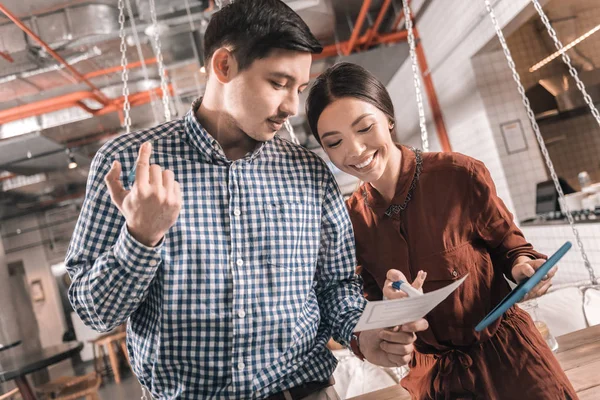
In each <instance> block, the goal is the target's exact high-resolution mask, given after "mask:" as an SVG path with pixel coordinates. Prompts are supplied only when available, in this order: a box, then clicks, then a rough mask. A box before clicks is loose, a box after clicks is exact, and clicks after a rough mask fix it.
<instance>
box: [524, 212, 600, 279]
mask: <svg viewBox="0 0 600 400" xmlns="http://www.w3.org/2000/svg"><path fill="white" fill-rule="evenodd" d="M521 229H522V230H523V233H524V234H525V237H527V240H529V241H530V242H531V243H532V244H533V245H534V247H535V248H536V249H537V250H539V251H540V252H542V253H545V254H547V255H550V254H552V253H553V252H555V251H556V250H557V249H558V248H559V247H560V246H562V244H563V243H564V242H565V241H567V240H569V241H571V242H572V243H573V247H572V248H571V250H570V251H569V252H568V253H567V254H566V255H565V256H564V258H563V259H562V260H561V261H560V263H559V268H558V272H557V274H556V276H555V278H554V279H553V286H555V287H560V286H565V285H569V284H574V283H588V282H589V281H590V276H589V274H588V272H587V269H585V268H584V266H583V261H582V260H583V259H582V258H581V254H580V252H579V249H578V248H577V244H576V242H575V239H574V237H573V234H572V232H571V228H570V227H569V226H568V225H554V226H530V227H523V228H521ZM577 229H578V230H579V234H580V237H581V241H582V243H583V248H584V249H585V251H586V253H587V255H588V259H589V260H590V263H591V264H592V266H593V268H594V273H595V275H596V278H598V279H600V247H598V243H600V223H590V224H578V225H577Z"/></svg>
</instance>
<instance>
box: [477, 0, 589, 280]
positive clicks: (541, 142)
mask: <svg viewBox="0 0 600 400" xmlns="http://www.w3.org/2000/svg"><path fill="white" fill-rule="evenodd" d="M484 1H485V7H486V9H487V12H488V13H489V15H490V18H491V20H492V23H493V25H494V29H495V30H496V35H497V36H498V39H499V40H500V44H501V45H502V50H503V51H504V55H505V56H506V60H507V61H508V66H509V67H510V69H511V71H512V76H513V79H514V81H515V83H516V84H517V88H518V91H519V94H520V95H521V100H522V101H523V105H524V106H525V110H526V111H527V116H528V117H529V121H530V122H531V127H532V128H533V132H534V133H535V137H536V139H537V141H538V144H539V145H540V150H541V151H542V154H543V156H544V159H545V161H546V166H547V167H548V170H549V171H550V175H551V177H552V180H553V181H554V186H555V188H556V191H557V192H558V195H559V197H560V199H561V201H562V203H563V205H564V207H565V211H566V214H567V219H568V220H569V225H570V226H571V229H572V230H573V235H574V236H575V239H576V240H577V246H578V247H579V251H580V253H581V258H583V262H584V264H585V267H586V268H587V270H588V273H589V275H590V280H591V281H592V283H593V284H595V285H597V284H598V281H597V279H596V275H595V273H594V269H593V267H592V264H591V263H590V261H589V259H588V256H587V254H586V252H585V249H584V248H583V243H582V242H581V238H580V236H579V231H578V230H577V228H576V227H575V221H574V219H573V215H571V210H569V207H568V206H567V202H566V201H565V194H564V192H563V190H562V187H561V186H560V182H559V181H558V176H557V175H556V172H555V171H554V165H553V164H552V160H551V159H550V155H549V154H548V149H547V148H546V144H545V143H544V138H543V137H542V134H541V132H540V127H539V126H538V124H537V121H536V120H535V114H534V113H533V111H532V110H531V105H530V103H529V99H528V98H527V96H526V95H525V88H524V87H523V84H522V83H521V78H520V76H519V73H518V72H517V67H516V66H515V62H514V60H513V58H512V55H511V53H510V50H509V48H508V45H507V44H506V39H505V38H504V34H503V33H502V29H501V28H500V24H499V23H498V20H497V19H496V15H495V13H494V10H493V9H492V6H491V5H490V2H489V0H484Z"/></svg>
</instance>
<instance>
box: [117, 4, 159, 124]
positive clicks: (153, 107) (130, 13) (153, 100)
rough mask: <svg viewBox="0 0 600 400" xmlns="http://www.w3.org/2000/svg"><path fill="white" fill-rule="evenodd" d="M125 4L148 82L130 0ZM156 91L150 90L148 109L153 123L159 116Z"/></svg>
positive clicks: (148, 78) (147, 80)
mask: <svg viewBox="0 0 600 400" xmlns="http://www.w3.org/2000/svg"><path fill="white" fill-rule="evenodd" d="M125 6H126V7H127V15H128V16H129V23H130V24H131V31H132V34H133V39H134V41H135V48H136V50H137V54H138V58H139V60H140V62H141V63H142V73H143V74H144V79H145V80H146V82H150V75H149V74H148V67H147V66H146V61H145V58H144V52H143V51H142V44H141V42H140V36H139V35H138V31H137V26H136V23H135V16H134V15H133V9H132V7H131V1H130V0H125ZM156 101H157V98H156V91H154V90H150V109H151V110H152V116H153V117H154V123H155V124H158V122H159V116H158V115H157V113H156Z"/></svg>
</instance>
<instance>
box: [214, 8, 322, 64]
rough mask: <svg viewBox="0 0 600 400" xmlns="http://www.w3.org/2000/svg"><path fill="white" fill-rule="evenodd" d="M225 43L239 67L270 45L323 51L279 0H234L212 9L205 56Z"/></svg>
mask: <svg viewBox="0 0 600 400" xmlns="http://www.w3.org/2000/svg"><path fill="white" fill-rule="evenodd" d="M224 46H231V48H232V53H233V55H234V56H235V59H236V60H237V62H238V65H239V69H240V70H244V69H246V68H248V67H249V66H250V65H252V63H253V62H254V61H255V60H257V59H261V58H265V57H267V56H268V55H269V53H270V52H271V50H273V49H285V50H296V51H303V52H307V53H313V54H315V53H320V52H321V51H323V47H322V46H321V44H320V43H319V41H318V40H317V39H316V38H315V37H314V36H313V34H312V33H311V32H310V29H309V28H308V26H307V25H306V23H305V22H304V21H303V20H302V18H300V16H299V15H298V14H296V12H295V11H294V10H292V9H291V8H290V7H289V6H287V5H286V4H285V3H283V2H282V1H281V0H235V1H233V2H232V3H229V4H228V5H226V6H224V7H223V8H222V9H220V10H219V11H217V12H216V13H214V14H213V16H212V18H211V19H210V22H209V23H208V26H207V28H206V32H205V33H204V54H205V56H206V60H210V59H211V57H212V56H213V54H214V53H215V51H217V50H218V49H219V48H221V47H224ZM207 64H208V62H207Z"/></svg>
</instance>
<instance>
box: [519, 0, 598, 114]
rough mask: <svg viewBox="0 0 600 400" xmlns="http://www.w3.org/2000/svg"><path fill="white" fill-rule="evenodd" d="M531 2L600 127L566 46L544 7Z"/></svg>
mask: <svg viewBox="0 0 600 400" xmlns="http://www.w3.org/2000/svg"><path fill="white" fill-rule="evenodd" d="M531 1H532V3H533V5H534V7H535V9H536V10H537V12H538V14H539V15H540V18H541V19H542V22H543V23H544V25H545V26H546V30H547V31H548V34H549V35H550V37H551V38H552V40H553V41H554V46H555V47H556V49H557V50H558V51H559V52H560V55H561V58H562V60H563V62H564V63H565V64H566V65H567V66H568V67H569V74H571V76H572V77H573V79H574V80H575V82H576V83H577V88H578V89H579V91H580V92H581V94H583V99H584V100H585V102H586V104H587V105H588V107H589V108H590V110H591V111H592V115H593V116H594V118H595V119H596V122H597V123H598V126H600V113H599V112H598V109H597V108H596V106H595V105H594V101H593V100H592V98H591V97H590V95H589V94H588V92H587V91H586V90H585V86H584V85H583V82H582V81H581V79H579V74H578V73H577V70H576V69H575V68H574V67H573V64H572V63H571V57H569V55H568V54H567V52H566V51H564V46H563V44H562V42H561V41H560V40H559V39H558V37H557V36H556V31H555V30H554V28H553V27H552V24H550V20H549V19H548V17H547V16H546V13H544V10H542V6H541V5H540V3H539V2H538V0H531Z"/></svg>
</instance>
